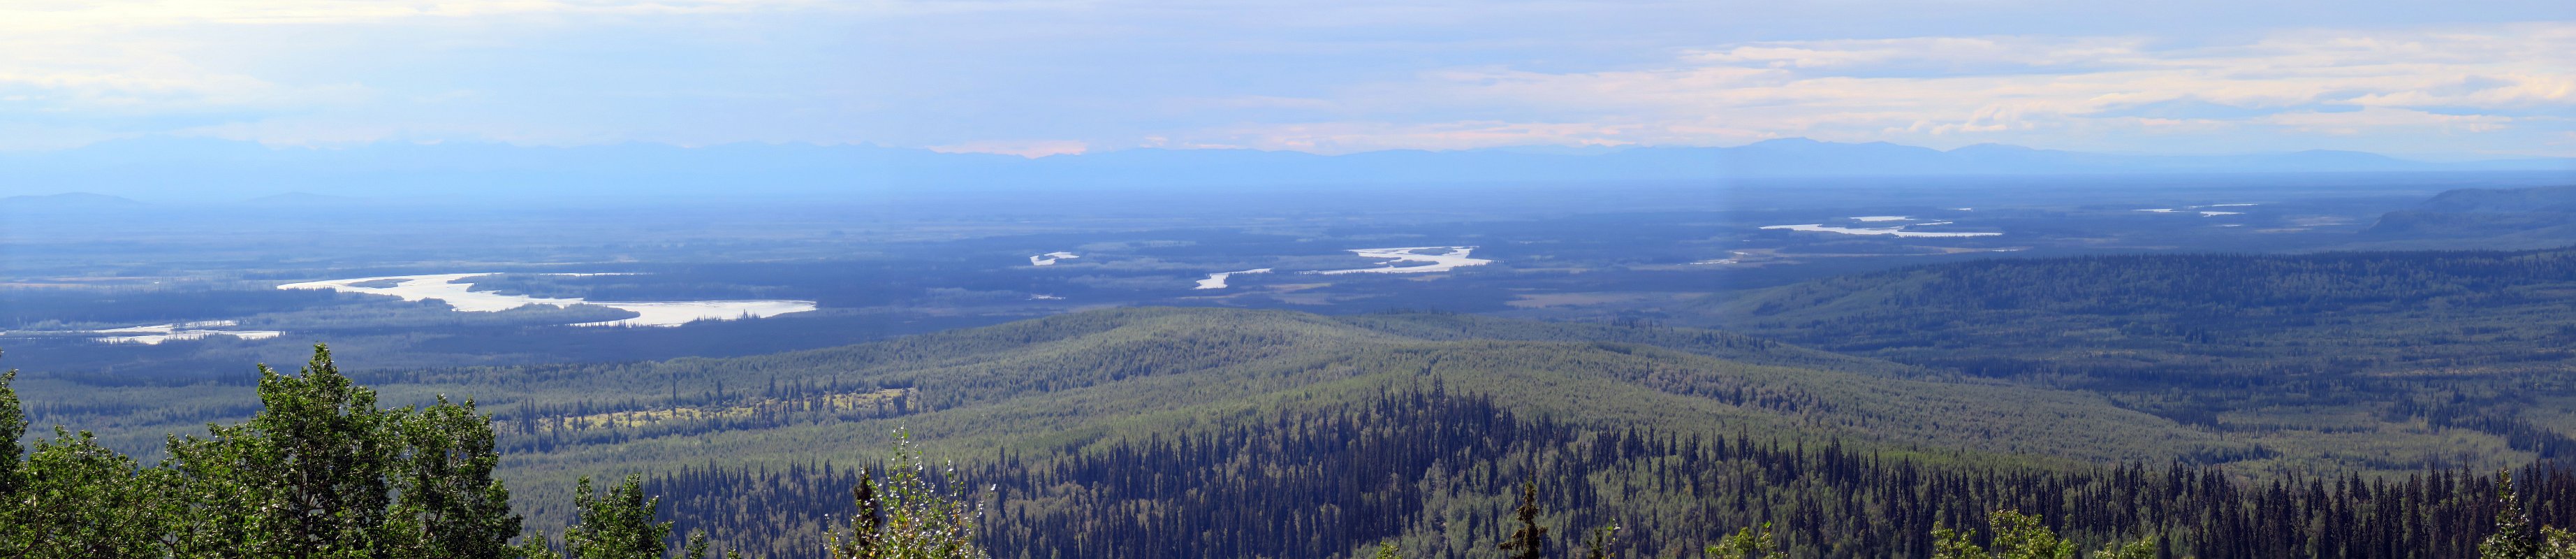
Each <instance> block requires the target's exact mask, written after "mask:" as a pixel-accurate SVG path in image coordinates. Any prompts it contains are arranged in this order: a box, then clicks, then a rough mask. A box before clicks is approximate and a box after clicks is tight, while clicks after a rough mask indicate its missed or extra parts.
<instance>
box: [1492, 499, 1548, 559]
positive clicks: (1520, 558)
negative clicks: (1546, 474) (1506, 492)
mask: <svg viewBox="0 0 2576 559" xmlns="http://www.w3.org/2000/svg"><path fill="white" fill-rule="evenodd" d="M1513 514H1514V516H1515V517H1517V518H1519V519H1520V524H1521V528H1520V530H1519V531H1516V532H1512V535H1511V536H1510V537H1509V538H1505V539H1504V540H1503V542H1502V543H1501V544H1500V545H1496V546H1494V547H1495V548H1496V549H1501V550H1503V551H1508V552H1511V557H1512V559H1546V557H1547V527H1545V526H1540V525H1538V483H1537V482H1521V506H1520V508H1518V509H1514V510H1513Z"/></svg>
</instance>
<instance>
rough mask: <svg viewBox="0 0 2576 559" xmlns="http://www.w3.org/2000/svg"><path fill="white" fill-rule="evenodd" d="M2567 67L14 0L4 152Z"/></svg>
mask: <svg viewBox="0 0 2576 559" xmlns="http://www.w3.org/2000/svg"><path fill="white" fill-rule="evenodd" d="M2076 4H2116V6H2109V7H2084V8H2075V7H2070V6H2071V5H2076ZM2249 4H2260V5H2253V6H2249ZM2571 53H2576V1H2569V0H2529V1H2518V0H2509V1H2499V2H2463V1H2444V2H2433V1H2418V2H2369V1H2358V2H2356V1H2332V2H2327V1H2317V2H2268V3H2267V2H2257V1H2253V0H2224V1H2201V0H2189V1H2161V0H2160V1H2144V2H2141V1H2131V2H2068V1H2064V0H2051V1H2014V0H1956V1H1933V2H1890V1H1856V0H1855V1H1824V2H1789V1H1783V0H1758V1H1685V2H1552V1H1550V2H1445V1H1407V0H1304V1H1291V2H1282V1H1267V2H1252V1H1241V2H1194V3H1170V2H1121V1H1025V2H1023V1H1011V0H991V1H987V0H963V1H942V2H888V1H856V2H818V1H793V0H700V1H686V0H667V1H627V0H372V1H344V0H164V1H122V0H79V1H69V0H65V1H57V0H9V1H7V2H0V149H31V148H54V147H65V146H75V145H81V144H86V143H90V142H95V141H99V140H103V139H110V138H117V137H126V136H136V135H145V134H176V135H193V136H211V137H220V138H231V139H247V140H257V141H261V142H266V143H271V144H339V143H353V142H372V141H412V142H426V141H501V142H512V143H521V144H546V145H572V144H596V143H614V142H662V143H673V144H682V145H708V144H722V143H733V142H812V143H825V144H837V143H876V144H883V145H890V146H906V147H931V148H934V149H941V150H947V151H987V152H1000V153H1019V154H1026V155H1038V154H1046V153H1071V152H1081V151H1103V150H1115V149H1125V148H1133V147H1140V146H1160V147H1219V146H1224V147H1248V148H1261V149H1290V150H1302V151H1314V152H1324V153H1341V152H1350V151H1362V150H1373V149H1387V148H1423V149H1459V148H1476V147H1491V146H1510V145H1736V144H1742V143H1747V142H1752V141H1758V140H1761V139H1766V138H1777V137H1791V136H1804V137H1811V138H1816V139H1822V140H1833V141H1882V140H1883V141H1890V142H1896V143H1903V144H1914V145H1926V146H1932V147H1940V148H1949V147H1956V146H1961V145H1968V144H1975V143H1983V142H2002V143H2012V144H2021V145H2029V146H2035V147H2046V148H2060V149H2076V150H2090V151H2113V152H2134V153H2230V152H2250V151H2287V150H2298V149H2318V148H2324V149H2355V150H2367V151H2378V152H2384V153H2392V154H2401V155H2414V156H2419V157H2441V158H2457V157H2503V156H2517V155H2554V156H2576V122H2571V119H2576V54H2571Z"/></svg>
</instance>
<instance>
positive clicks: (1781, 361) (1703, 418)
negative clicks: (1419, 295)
mask: <svg viewBox="0 0 2576 559" xmlns="http://www.w3.org/2000/svg"><path fill="white" fill-rule="evenodd" d="M1575 340H1603V341H1575ZM1919 375H1920V373H1919V372H1917V371H1916V370H1915V369H1913V368H1910V367H1906V366H1902V365H1897V364H1893V363H1887V362H1883V361H1874V360H1868V359H1858V358H1849V357H1841V356H1835V355H1831V354H1826V353H1822V352H1817V351H1814V350H1808V349H1804V348H1799V347H1795V346H1790V345H1787V344H1781V343H1777V342H1769V341H1763V340H1757V339H1751V338H1746V337H1743V336H1737V335H1732V334H1724V333H1718V332H1707V331H1694V330H1688V329H1674V328H1662V327H1654V326H1642V325H1632V326H1602V325H1549V324H1543V323H1532V322H1518V321H1501V320H1494V319H1485V318H1476V317H1462V316H1456V315H1445V314H1399V315H1367V316H1358V317H1347V318H1339V319H1337V318H1331V317H1323V316H1317V315H1309V314H1299V313H1287V312H1270V311H1238V310H1218V309H1150V308H1149V309H1120V310H1105V311H1094V312H1086V313H1076V314H1070V315H1063V316H1057V317H1052V318H1046V319H1040V320H1032V321H1024V322H1017V323H1011V324H1005V325H1000V326H994V327H989V328H979V329H969V330H957V331H949V332H942V333H937V334H930V335H923V336H915V337H908V338H902V339H897V340H890V341H886V342H880V343H871V344H862V345H856V346H848V347H841V348H832V349H824V350H814V351H805V352H795V353H785V354H777V355H768V356H757V357H746V358H728V359H680V360H672V361H663V362H650V363H629V364H602V365H559V366H532V367H503V368H459V369H442V370H420V371H383V372H370V373H353V376H355V377H356V378H358V379H360V380H361V381H362V382H366V383H368V384H370V385H372V386H376V387H378V389H380V390H381V391H382V392H383V393H384V394H385V395H386V396H385V397H386V400H387V401H388V402H395V403H401V402H412V401H426V400H427V399H428V398H429V397H430V396H432V395H436V394H447V395H451V396H453V397H457V398H468V397H470V398H474V399H475V400H476V401H477V402H478V403H479V404H480V405H481V409H483V410H486V411H489V412H493V413H495V414H496V418H497V419H496V426H495V429H496V431H497V432H498V433H499V439H498V444H499V447H500V449H501V450H502V451H504V452H505V453H507V456H508V458H507V459H506V460H505V461H504V462H503V464H502V472H501V475H502V476H503V477H504V478H505V479H509V480H511V482H512V483H513V487H514V488H517V489H518V491H517V493H516V495H519V496H521V497H523V499H522V500H523V501H524V502H522V503H521V506H522V508H523V510H526V511H527V512H528V513H529V514H530V517H531V525H533V526H551V525H554V524H551V523H560V522H563V521H564V520H563V519H564V518H566V515H567V514H568V509H566V508H564V507H563V505H562V503H565V502H569V499H566V498H564V497H565V496H566V495H568V491H569V490H570V486H571V481H572V479H573V478H574V477H576V476H578V475H586V474H589V473H592V472H597V471H601V470H603V469H611V470H621V471H649V472H670V471H677V470H678V469H680V468H683V467H706V466H708V465H709V464H710V463H711V462H712V463H713V464H714V465H715V466H716V467H719V468H755V469H756V468H763V467H767V468H771V469H781V468H786V467H789V466H791V465H796V464H814V463H818V462H820V461H836V462H842V463H850V462H852V461H855V460H858V459H860V458H861V457H864V456H868V455H871V453H872V451H873V449H875V448H878V447H879V446H881V445H882V434H883V433H886V432H888V431H889V430H891V429H893V428H895V427H896V426H899V425H900V426H908V427H909V428H910V429H911V430H913V431H914V432H916V433H919V434H921V435H922V436H923V438H924V440H925V441H927V442H928V444H929V445H930V446H929V448H930V449H932V450H933V451H934V452H943V451H944V452H954V453H957V454H955V455H956V456H959V457H961V459H963V458H969V457H973V458H975V459H978V460H980V459H981V458H980V457H985V456H991V454H990V453H993V452H997V451H1003V450H1008V451H1010V452H1013V453H1015V455H1021V456H1033V457H1034V456H1042V455H1055V454H1068V453H1081V452H1090V451H1096V450H1097V449H1101V448H1108V447H1110V446H1111V445H1117V444H1133V443H1135V442H1136V441H1139V440H1146V439H1150V438H1152V437H1188V436H1207V435H1208V434H1210V433H1218V432H1224V431H1225V430H1227V429H1240V428H1244V427H1245V426H1249V425H1258V424H1262V423H1264V422H1268V421H1273V420H1276V419H1278V418H1280V417H1282V414H1289V416H1297V415H1301V414H1329V413H1340V412H1341V410H1344V409H1346V408H1348V407H1349V406H1355V405H1362V404H1366V403H1369V402H1374V401H1376V400H1377V399H1378V398H1380V397H1381V395H1382V394H1384V393H1386V392H1387V391H1389V390H1403V389H1409V388H1410V387H1416V386H1424V385H1427V383H1434V382H1437V383H1439V384H1441V385H1443V386H1445V387H1446V389H1447V390H1450V391H1454V392H1458V393H1467V394H1479V395H1484V396H1487V397H1490V398H1493V399H1494V401H1495V402H1497V404H1495V405H1497V406H1500V407H1501V408H1503V409H1507V410H1509V411H1511V412H1513V413H1516V414H1521V415H1523V416H1528V417H1555V418H1559V420H1560V421H1563V422H1564V423H1565V424H1566V425H1572V426H1578V427H1581V428H1587V429H1590V428H1602V429H1610V428H1615V429H1623V430H1624V429H1632V428H1633V429H1654V430H1657V431H1659V432H1666V433H1675V434H1691V435H1697V436H1703V437H1718V436H1724V435H1730V434H1734V433H1739V432H1749V433H1756V434H1762V435H1764V436H1765V438H1766V439H1769V438H1783V437H1786V438H1812V439H1814V440H1817V441H1822V440H1825V439H1827V438H1833V437H1840V438H1842V439H1844V440H1845V441H1847V442H1848V443H1849V444H1852V445H1856V446H1866V447H1869V448H1884V449H1889V450H1891V451H1899V452H1906V451H1908V449H1920V451H1921V452H1928V453H1934V454H1937V455H1940V456H1943V457H1942V458H1939V459H1941V460H1953V461H1957V460H1982V459H1987V458H1973V457H1995V456H2003V455H2011V454H2033V455H2038V456H2044V457H2051V458H2052V459H2058V458H2062V459H2071V460H2150V461H2163V460H2167V459H2171V458H2175V457H2189V458H2192V459H2195V460H2202V461H2219V460H2225V459H2229V458H2231V457H2240V456H2245V455H2248V453H2252V452H2258V451H2257V450H2256V449H2254V448H2252V447H2251V446H2249V445H2243V444H2238V443H2230V442H2225V441H2221V440H2219V439H2218V438H2217V437H2213V436H2210V435H2208V434H2205V433H2201V432H2197V431H2194V430H2191V429H2188V428H2184V427H2182V426H2179V425H2176V424H2174V423H2173V422H2170V421H2166V420H2163V419H2159V418H2156V417H2153V416H2150V415H2146V414H2141V413H2137V412H2132V411H2127V410H2121V409H2118V408H2116V407H2112V406H2110V405H2108V403H2107V402H2106V401H2104V400H2103V399H2101V398H2099V397H2096V396H2091V395H2086V394H2079V393H2070V392H2061V391H2052V390H2045V389H2032V388H2026V387H2022V386H2017V385H2013V384H2009V383H2000V382H1994V381H1990V380H1983V379H1966V380H1937V379H1920V378H1911V377H1914V376H1919ZM22 382H23V385H22V390H23V391H24V392H25V393H27V394H28V395H29V398H28V400H29V402H30V405H29V409H30V411H31V412H32V414H33V415H34V418H35V420H36V422H37V424H39V425H49V424H68V425H79V426H82V427H83V428H89V429H95V430H98V431H99V432H100V433H101V434H102V438H103V440H106V441H108V442H109V444H111V445H113V446H117V447H120V448H125V449H127V450H128V451H130V452H136V453H139V454H142V455H144V456H147V457H149V456H152V453H153V452H154V447H157V446H158V445H157V444H155V443H158V442H159V440H160V439H161V436H162V434H163V433H170V432H181V433H185V432H193V431H195V430H196V429H199V428H201V427H200V426H201V425H203V424H204V423H205V422H207V421H212V420H221V419H225V418H232V417H241V416H246V415H247V414H248V412H249V411H252V410H254V409H255V408H254V407H253V404H252V403H251V402H252V401H253V399H252V398H249V397H248V395H247V394H243V393H238V392H233V391H232V390H231V389H229V388H227V387H221V386H198V387H179V388H158V387H134V386H122V387H86V386H81V385H78V384H75V383H72V382H69V381H66V380H64V379H41V380H31V381H22ZM1954 452H1967V453H1969V454H1965V455H1956V454H1952V453H1954Z"/></svg>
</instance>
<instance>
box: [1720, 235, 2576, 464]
mask: <svg viewBox="0 0 2576 559" xmlns="http://www.w3.org/2000/svg"><path fill="white" fill-rule="evenodd" d="M1702 310H1703V311H1704V313H1705V314H1703V315H1700V316H1698V317H1696V318H1695V320H1699V321H1703V322H1706V323H1710V324H1722V325H1724V326H1726V327H1728V328H1730V329H1736V330H1739V331H1744V332H1748V333H1753V334H1756V335H1762V336H1769V337H1774V338H1777V339H1782V340H1786V341H1790V342H1793V343H1801V344H1807V345H1811V346H1815V347H1818V348H1820V349H1827V350H1834V351H1842V352H1847V353H1853V354H1857V355H1866V356H1874V357H1880V358H1885V359H1890V360H1894V361H1899V362H1904V363H1910V364H1915V365H1920V366H1924V367H1928V368H1932V369H1938V370H1954V371H1959V372H1961V373H1964V374H1968V375H1975V376H1983V377H1994V378H2004V379H2012V380H2016V381H2020V382H2027V383H2033V384H2037V385H2042V386H2053V387H2058V388H2066V389H2077V390H2087V391H2094V392H2098V393H2101V394H2103V395H2105V396H2108V397H2110V398H2111V399H2112V400H2113V401H2114V402H2116V403H2118V404H2120V405H2122V406H2124V407H2128V408H2131V409H2137V410H2141V411H2147V412H2151V413H2155V414H2157V415H2161V416H2164V417H2167V418H2170V419H2173V420H2175V421H2179V422H2182V423H2186V424H2191V425H2195V426H2199V427H2202V428H2205V429H2208V430H2210V431H2212V432H2218V433H2229V434H2232V435H2231V438H2233V439H2235V440H2250V441H2252V442H2255V443H2257V444H2261V445H2263V446H2265V447H2266V448H2267V449H2269V450H2270V451H2273V452H2277V453H2279V454H2280V455H2281V458H2279V459H2277V460H2273V461H2270V462H2269V463H2267V464H2249V465H2248V467H2257V468H2268V469H2279V470H2283V471H2288V470H2299V469H2319V470H2323V471H2334V470H2341V469H2364V470H2370V469H2378V470H2397V471H2404V470H2411V469H2420V468H2424V467H2442V466H2455V465H2470V464H2475V465H2484V466H2493V465H2501V464H2506V463H2516V462H2519V461H2522V460H2528V459H2532V458H2560V457H2566V456H2567V454H2566V453H2569V452H2576V445H2571V442H2570V439H2569V438H2568V437H2567V436H2565V435H2564V434H2563V433H2565V432H2566V431H2567V430H2569V429H2570V428H2576V416H2570V415H2569V414H2567V413H2566V412H2565V411H2563V410H2565V409H2568V405H2567V404H2569V403H2571V402H2576V399H2572V398H2576V385H2570V384H2568V381H2567V379H2568V378H2569V377H2568V376H2567V375H2566V373H2567V372H2569V370H2570V369H2569V366H2568V363H2567V360H2568V359H2569V358H2570V357H2576V354H2571V353H2569V349H2568V348H2569V346H2570V342H2576V251H2571V250H2565V249H2560V250H2542V251H2520V252H2358V253H2324V254H2309V255H2153V256H2106V257H2081V258H2052V259H2005V260H1991V261H1981V262H1971V263H1960V264H1947V265H1936V266H1921V267H1913V268H1905V269H1898V270H1891V271H1886V272H1878V273H1869V274H1858V275H1853V276H1845V277H1838V278H1831V279H1825V280H1818V281H1812V282H1807V283H1803V284H1797V285H1792V286H1786V287H1781V288H1775V289H1770V290H1766V291H1763V292H1759V293H1755V294H1753V295H1750V296H1747V297H1742V298H1738V299H1733V300H1729V301H1725V302H1721V303H1717V304H1712V305H1710V306H1708V307H1706V308H1704V309H1702Z"/></svg>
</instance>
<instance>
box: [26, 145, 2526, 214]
mask: <svg viewBox="0 0 2576 559" xmlns="http://www.w3.org/2000/svg"><path fill="white" fill-rule="evenodd" d="M0 168H6V169H8V170H9V172H8V173H7V174H6V175H5V176H0V196H6V195H29V194H53V193H61V192H94V193H104V194H113V195H119V196H128V197H133V198H138V199H144V200H157V199H195V200H226V201H239V200H246V199H250V198H256V197H262V196H274V195H279V194H285V193H290V192H300V193H308V194H314V195H323V196H363V197H435V196H448V195H473V196H577V197H578V196H593V197H597V196H686V195H700V194H711V193H714V194H728V195H812V194H830V193H843V192H898V193H900V192H907V191H911V192H930V191H955V190H957V189H976V190H981V189H1002V190H1009V189H1032V188H1034V189H1064V188H1104V187H1110V188H1116V187H1133V188H1257V187H1277V186H1303V185H1364V184H1423V183H1449V184H1470V183H1504V182H1512V183H1528V182H1568V181H1696V180H1725V179H1739V178H1788V177H1852V176H1903V175H1918V176H1919V175H2048V174H2157V173H2273V172H2369V171H2420V172H2444V171H2562V172H2569V173H2576V159H2568V158H2558V159H2515V160H2495V161H2476V162H2462V163H2436V162H2423V161H2410V160H2404V159H2397V158H2392V157H2387V156H2382V155H2377V154H2370V153H2360V152H2345V151H2301V152H2290V153H2267V154H2246V155H2219V156H2140V155H2112V154H2099V153H2082V152H2070V151H2058V150H2044V149H2033V148H2026V147H2018V146H2007V145H1997V144H1982V145H1974V146H1968V147H1962V148H1958V149H1952V150H1947V151H1943V150H1935V149H1930V148H1922V147H1913V146H1902V145H1896V144H1889V143H1865V144H1850V143H1833V142H1819V141H1814V140H1807V139H1781V140H1770V141H1765V142H1760V143H1754V144H1749V145H1744V146H1736V147H1722V148H1705V147H1641V148H1630V149H1616V150H1541V149H1529V148H1498V149H1482V150H1464V151H1439V152H1434V151H1415V150H1397V151H1375V152H1364V153H1354V154H1347V155H1316V154H1309V153H1300V152H1284V151H1256V150H1215V149H1210V150H1166V149H1132V150H1122V151H1111V152H1101V153H1092V154H1084V155H1059V156H1052V157H1043V158H1037V159H1028V158H1021V157H1017V156H1008V155H991V154H971V153H968V154H959V153H939V152H934V151H930V150H922V149H906V148H887V147H876V146H861V145H841V146H817V145H808V144H733V145H722V146H710V147H698V148H684V147H677V146H668V145H658V144H621V145H604V146H583V147H524V146H512V145H506V144H460V143H443V144H400V143H379V144H368V145H361V146H354V147H339V148H303V147H282V148H273V147H268V146H263V145H261V144H257V143H252V142H235V141H224V140H211V139H189V138H167V137H152V138H139V139H129V140H119V141H111V142H103V143H98V144H92V145H89V146H84V147H80V148H74V149H66V150H58V151H44V152H0ZM311 200H312V199H311V198H307V199H306V200H305V201H311Z"/></svg>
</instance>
